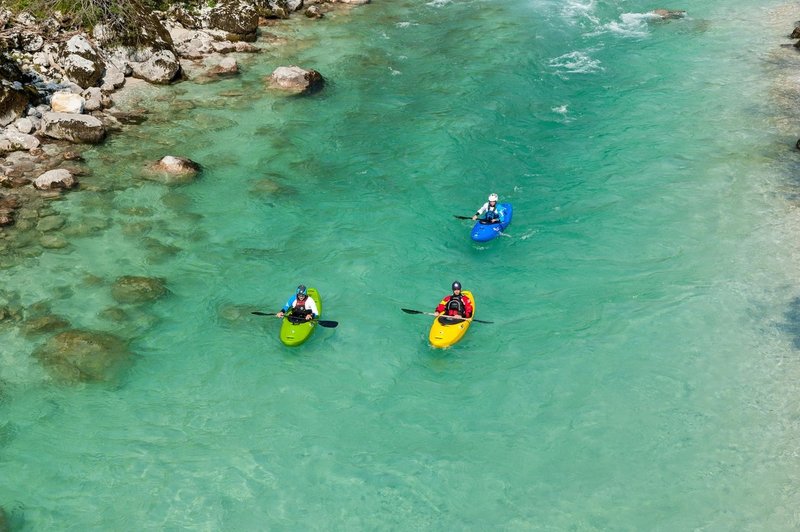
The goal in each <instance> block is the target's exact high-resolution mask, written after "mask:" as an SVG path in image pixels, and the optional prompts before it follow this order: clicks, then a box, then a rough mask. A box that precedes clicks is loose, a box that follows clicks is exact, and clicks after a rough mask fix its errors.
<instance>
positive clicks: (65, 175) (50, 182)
mask: <svg viewBox="0 0 800 532" xmlns="http://www.w3.org/2000/svg"><path fill="white" fill-rule="evenodd" d="M77 184H78V181H77V180H76V179H75V177H74V176H73V175H72V172H70V171H69V170H67V169H65V168H58V169H56V170H48V171H47V172H45V173H43V174H42V175H40V176H39V177H37V178H36V179H35V180H34V181H33V186H35V187H36V188H38V189H39V190H51V189H54V188H59V189H70V188H73V187H75V186H77Z"/></svg>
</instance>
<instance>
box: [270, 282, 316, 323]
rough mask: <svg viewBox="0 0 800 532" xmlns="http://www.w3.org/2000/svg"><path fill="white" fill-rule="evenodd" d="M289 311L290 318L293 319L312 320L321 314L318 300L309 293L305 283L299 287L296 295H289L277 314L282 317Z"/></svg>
mask: <svg viewBox="0 0 800 532" xmlns="http://www.w3.org/2000/svg"><path fill="white" fill-rule="evenodd" d="M287 313H288V314H289V319H292V320H310V319H312V318H316V317H317V316H318V315H319V311H318V310H317V302H316V301H314V298H313V297H311V296H309V295H308V290H307V289H306V286H305V285H303V284H301V285H300V286H298V287H297V290H295V292H294V295H292V296H290V297H289V299H288V301H286V304H285V305H284V306H283V308H282V309H281V310H280V311H279V312H278V314H277V316H278V317H279V318H282V317H283V316H284V315H285V314H287Z"/></svg>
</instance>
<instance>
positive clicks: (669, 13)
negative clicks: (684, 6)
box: [652, 9, 686, 20]
mask: <svg viewBox="0 0 800 532" xmlns="http://www.w3.org/2000/svg"><path fill="white" fill-rule="evenodd" d="M652 13H653V14H654V15H658V16H659V17H661V19H662V20H669V19H675V18H683V17H685V16H686V11H684V10H677V9H654V10H653V11H652Z"/></svg>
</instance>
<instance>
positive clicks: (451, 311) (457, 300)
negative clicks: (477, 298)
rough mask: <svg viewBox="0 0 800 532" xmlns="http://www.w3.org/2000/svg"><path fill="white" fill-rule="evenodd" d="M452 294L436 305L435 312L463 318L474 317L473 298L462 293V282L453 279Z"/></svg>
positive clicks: (437, 314)
mask: <svg viewBox="0 0 800 532" xmlns="http://www.w3.org/2000/svg"><path fill="white" fill-rule="evenodd" d="M452 289H453V293H452V295H449V296H445V297H444V298H443V299H442V300H441V301H440V302H439V305H438V306H437V307H436V310H435V311H434V314H435V315H436V316H439V315H441V314H444V315H445V316H460V317H462V318H470V317H472V300H470V298H469V296H467V295H466V294H462V293H461V283H459V282H458V281H453V285H452Z"/></svg>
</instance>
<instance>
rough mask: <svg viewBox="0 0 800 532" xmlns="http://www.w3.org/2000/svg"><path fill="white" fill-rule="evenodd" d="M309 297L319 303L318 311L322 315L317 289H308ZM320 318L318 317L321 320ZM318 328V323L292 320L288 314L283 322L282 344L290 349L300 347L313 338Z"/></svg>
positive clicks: (320, 300)
mask: <svg viewBox="0 0 800 532" xmlns="http://www.w3.org/2000/svg"><path fill="white" fill-rule="evenodd" d="M308 297H311V298H313V299H314V301H315V302H316V303H317V310H318V311H319V315H320V316H321V315H322V299H321V298H320V297H319V293H317V289H316V288H309V289H308ZM320 316H317V318H319V317H320ZM316 328H317V322H316V320H314V321H305V320H303V321H297V320H296V319H292V318H290V317H289V315H288V314H287V315H286V316H284V318H283V321H282V322H281V342H283V345H288V346H290V347H294V346H296V345H300V344H302V343H303V342H305V341H306V340H308V337H309V336H311V333H313V332H314V329H316Z"/></svg>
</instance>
